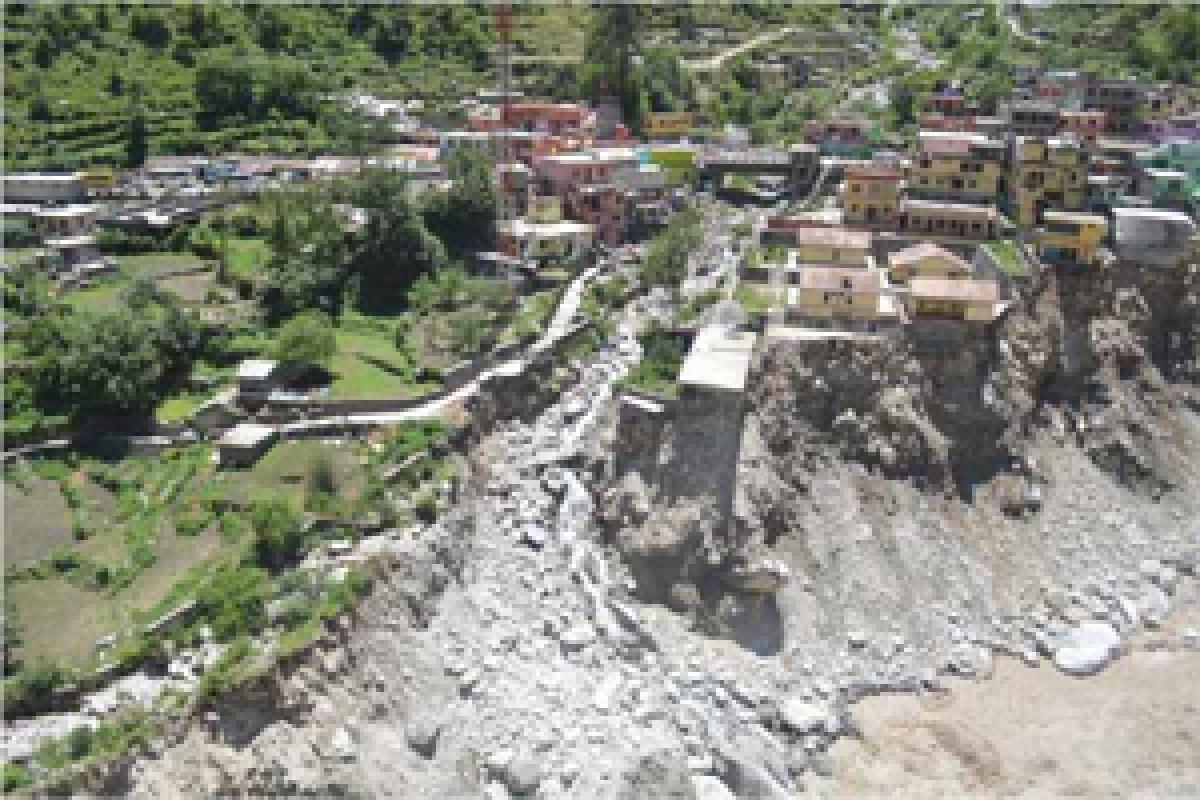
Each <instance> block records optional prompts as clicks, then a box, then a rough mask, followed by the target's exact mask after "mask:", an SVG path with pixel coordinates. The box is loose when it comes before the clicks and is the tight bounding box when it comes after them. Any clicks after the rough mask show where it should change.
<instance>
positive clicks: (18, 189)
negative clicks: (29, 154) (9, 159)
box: [4, 172, 87, 205]
mask: <svg viewBox="0 0 1200 800" xmlns="http://www.w3.org/2000/svg"><path fill="white" fill-rule="evenodd" d="M86 200H87V188H86V186H85V185H84V182H83V179H82V178H81V177H80V176H79V175H78V174H70V175H55V174H48V173H38V172H16V173H6V174H5V175H4V202H5V204H6V205H8V204H11V205H70V204H73V203H82V202H84V201H86Z"/></svg>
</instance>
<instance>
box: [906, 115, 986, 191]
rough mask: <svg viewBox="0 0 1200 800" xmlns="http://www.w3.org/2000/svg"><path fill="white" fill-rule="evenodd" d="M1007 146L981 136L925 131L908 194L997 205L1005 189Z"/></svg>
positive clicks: (911, 171)
mask: <svg viewBox="0 0 1200 800" xmlns="http://www.w3.org/2000/svg"><path fill="white" fill-rule="evenodd" d="M1003 175H1004V143H1003V142H1001V141H998V140H995V139H990V138H988V137H987V136H984V135H982V134H978V133H962V132H958V131H921V133H920V137H919V140H918V144H917V153H916V155H915V156H914V157H913V159H912V161H911V162H910V164H909V166H908V176H907V177H908V182H907V187H908V192H909V194H911V195H912V196H913V197H916V198H923V199H928V200H948V201H952V202H957V203H985V204H987V203H993V202H995V200H996V196H997V194H998V193H999V191H1000V188H1001V186H1002V180H1001V179H1002V177H1003Z"/></svg>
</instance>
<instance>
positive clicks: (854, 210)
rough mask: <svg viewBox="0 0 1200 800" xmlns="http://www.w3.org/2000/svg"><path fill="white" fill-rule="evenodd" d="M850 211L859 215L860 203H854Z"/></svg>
mask: <svg viewBox="0 0 1200 800" xmlns="http://www.w3.org/2000/svg"><path fill="white" fill-rule="evenodd" d="M850 210H851V211H852V212H854V213H855V214H857V213H858V203H854V204H853V205H851V206H850Z"/></svg>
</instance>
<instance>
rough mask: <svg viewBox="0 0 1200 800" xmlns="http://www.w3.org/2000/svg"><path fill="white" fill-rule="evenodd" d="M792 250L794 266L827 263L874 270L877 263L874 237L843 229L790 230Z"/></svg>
mask: <svg viewBox="0 0 1200 800" xmlns="http://www.w3.org/2000/svg"><path fill="white" fill-rule="evenodd" d="M789 249H790V251H791V252H790V256H791V259H792V262H793V264H797V263H798V264H805V265H808V264H825V265H831V266H840V267H854V268H860V269H861V268H867V267H872V266H874V263H875V261H874V256H872V255H871V234H870V233H868V232H866V231H855V230H850V229H849V228H843V227H835V226H828V225H825V226H820V225H810V226H804V227H797V228H795V229H793V230H792V231H791V242H790V245H789ZM792 268H793V269H794V268H795V267H794V266H793V267H792Z"/></svg>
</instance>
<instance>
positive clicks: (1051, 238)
mask: <svg viewBox="0 0 1200 800" xmlns="http://www.w3.org/2000/svg"><path fill="white" fill-rule="evenodd" d="M1107 235H1108V220H1106V219H1105V218H1104V217H1102V216H1100V215H1099V214H1086V213H1075V212H1070V211H1047V212H1046V213H1045V214H1044V215H1043V222H1042V226H1041V227H1040V228H1038V229H1037V234H1036V242H1037V253H1038V257H1039V258H1041V259H1042V260H1043V261H1045V262H1047V263H1051V264H1064V265H1072V266H1090V265H1092V264H1095V263H1096V261H1097V259H1098V257H1099V251H1100V247H1101V246H1102V245H1103V244H1104V241H1105V237H1106V236H1107Z"/></svg>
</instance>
